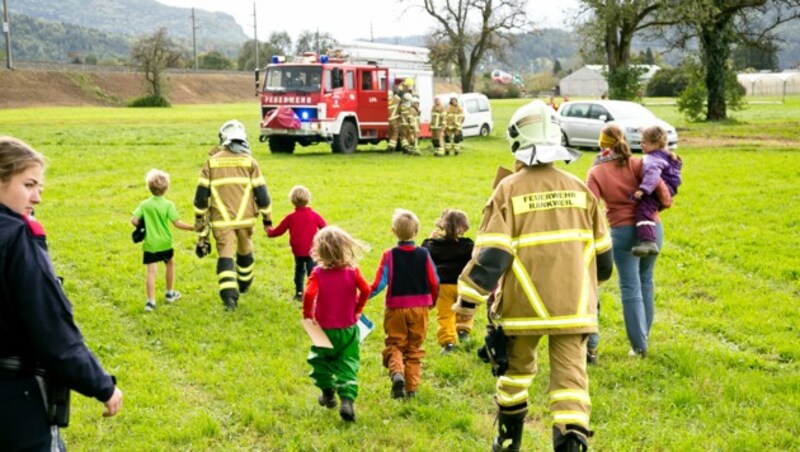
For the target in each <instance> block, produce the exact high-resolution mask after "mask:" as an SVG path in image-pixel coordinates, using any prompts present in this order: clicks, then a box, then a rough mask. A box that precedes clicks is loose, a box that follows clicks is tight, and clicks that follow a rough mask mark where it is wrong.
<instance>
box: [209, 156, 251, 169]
mask: <svg viewBox="0 0 800 452" xmlns="http://www.w3.org/2000/svg"><path fill="white" fill-rule="evenodd" d="M208 166H209V167H210V168H252V166H253V159H251V158H250V157H220V158H212V159H209V160H208Z"/></svg>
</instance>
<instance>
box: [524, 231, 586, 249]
mask: <svg viewBox="0 0 800 452" xmlns="http://www.w3.org/2000/svg"><path fill="white" fill-rule="evenodd" d="M592 238H593V236H592V231H590V230H588V229H562V230H559V231H548V232H540V233H537V234H525V235H521V236H519V237H517V238H516V239H514V242H513V243H514V245H515V246H516V247H523V246H536V245H543V244H546V243H561V242H573V241H581V242H583V241H590V240H592Z"/></svg>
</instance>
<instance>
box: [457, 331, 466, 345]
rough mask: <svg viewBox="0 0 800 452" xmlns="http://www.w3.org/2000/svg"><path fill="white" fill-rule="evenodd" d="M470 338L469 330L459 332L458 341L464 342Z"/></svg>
mask: <svg viewBox="0 0 800 452" xmlns="http://www.w3.org/2000/svg"><path fill="white" fill-rule="evenodd" d="M468 340H469V331H467V330H460V331H459V332H458V342H460V343H464V342H467V341H468Z"/></svg>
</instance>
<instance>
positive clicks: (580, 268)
mask: <svg viewBox="0 0 800 452" xmlns="http://www.w3.org/2000/svg"><path fill="white" fill-rule="evenodd" d="M508 138H509V141H510V142H511V151H512V153H513V154H514V157H515V160H516V161H515V170H516V171H515V172H514V173H512V174H510V175H508V176H507V177H505V178H503V179H502V180H501V181H499V182H498V183H497V186H496V188H495V190H494V193H493V194H492V196H491V198H489V200H488V202H487V203H486V205H485V206H484V208H483V218H482V220H481V225H480V229H479V231H478V234H477V237H476V240H475V250H474V251H473V254H472V256H473V257H472V260H471V261H470V262H469V263H468V264H467V266H466V267H465V268H464V270H463V272H462V273H461V276H460V277H459V280H458V301H457V302H456V304H455V305H454V306H453V308H454V310H455V311H456V312H457V313H460V314H465V315H472V314H474V311H475V307H476V305H478V304H480V303H485V302H487V300H488V299H489V296H490V295H493V297H492V298H493V299H494V301H493V302H492V304H491V307H490V310H489V311H490V319H489V320H490V322H491V323H492V324H493V325H495V330H494V331H493V332H491V333H490V334H489V335H487V345H490V347H489V351H490V353H489V358H491V359H492V361H493V364H494V366H493V373H495V375H496V376H498V378H497V386H496V393H495V403H496V404H497V406H498V411H499V413H498V420H499V423H498V425H499V432H498V435H497V437H496V438H495V440H494V442H493V444H492V450H495V451H499V450H511V451H516V450H519V448H520V445H521V442H522V433H523V426H524V420H525V416H526V414H527V412H528V388H529V387H530V385H531V383H532V381H533V378H534V376H535V374H536V371H537V355H536V348H537V346H538V344H539V341H540V340H541V338H542V336H544V335H548V336H549V346H548V349H549V350H548V351H549V354H550V387H549V394H548V401H549V407H550V415H551V418H552V425H553V447H554V449H555V450H556V451H566V450H570V451H572V450H584V451H585V450H586V449H587V447H588V438H589V436H591V432H590V430H589V415H590V411H591V401H590V398H589V381H588V377H587V374H586V342H587V338H588V334H589V333H592V332H596V331H597V316H596V313H597V284H598V281H603V280H606V279H608V278H609V277H610V276H611V269H612V259H611V237H610V234H609V230H608V227H607V224H606V220H605V213H604V211H603V209H602V207H601V205H599V203H598V201H597V200H596V199H595V197H594V196H593V195H592V193H591V192H590V191H589V189H588V188H587V187H586V185H584V183H583V182H582V181H581V180H580V179H578V178H577V177H575V176H573V175H572V174H570V173H568V172H566V171H563V170H561V169H558V168H556V167H555V166H554V165H553V162H556V161H565V162H567V163H569V162H572V161H573V160H575V159H577V158H578V156H579V154H577V153H576V152H575V151H571V150H568V149H566V148H564V147H562V146H561V145H560V140H561V131H560V128H559V127H558V125H557V124H556V123H555V118H554V117H553V112H552V110H551V109H550V108H549V107H547V106H546V105H545V104H544V102H541V101H534V102H532V103H530V104H528V105H525V106H523V107H521V108H520V109H518V110H517V111H516V112H515V113H514V115H513V116H512V117H511V121H510V125H509V128H508ZM490 341H491V344H490ZM484 353H486V350H485V349H484Z"/></svg>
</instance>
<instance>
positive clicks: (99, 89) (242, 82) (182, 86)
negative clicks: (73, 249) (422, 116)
mask: <svg viewBox="0 0 800 452" xmlns="http://www.w3.org/2000/svg"><path fill="white" fill-rule="evenodd" d="M167 79H168V81H169V89H168V91H167V98H168V99H169V101H170V103H173V104H217V103H233V102H254V101H255V80H254V77H253V74H252V73H250V72H242V73H236V72H199V73H191V72H185V73H168V74H167ZM435 85H436V86H434V91H436V93H446V92H453V91H456V92H460V91H461V90H460V89H457V87H456V86H454V85H449V84H446V83H435ZM146 93H147V89H146V85H145V78H144V74H143V73H140V72H133V71H114V72H102V71H87V72H82V71H76V70H27V69H17V70H14V71H8V70H0V108H20V107H45V106H80V105H95V106H123V105H125V104H127V103H128V102H129V101H130V100H132V99H134V98H136V97H139V96H143V95H145V94H146Z"/></svg>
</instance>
